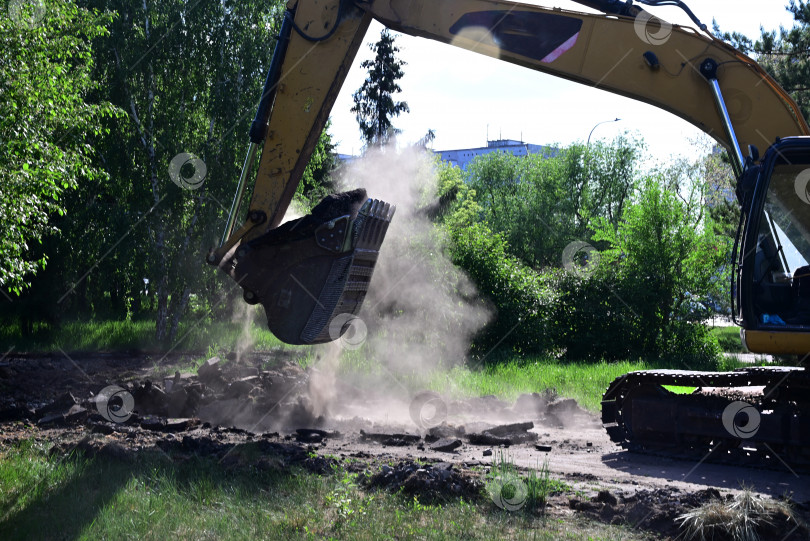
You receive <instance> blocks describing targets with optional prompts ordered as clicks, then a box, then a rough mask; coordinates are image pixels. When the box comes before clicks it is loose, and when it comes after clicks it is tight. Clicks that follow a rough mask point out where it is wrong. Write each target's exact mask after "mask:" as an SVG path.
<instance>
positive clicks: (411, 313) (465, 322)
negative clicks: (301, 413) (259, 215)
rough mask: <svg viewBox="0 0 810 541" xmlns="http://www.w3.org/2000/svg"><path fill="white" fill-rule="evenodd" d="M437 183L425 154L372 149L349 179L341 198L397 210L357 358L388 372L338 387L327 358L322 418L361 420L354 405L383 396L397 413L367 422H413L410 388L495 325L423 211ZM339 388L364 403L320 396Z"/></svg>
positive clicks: (379, 410)
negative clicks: (347, 195)
mask: <svg viewBox="0 0 810 541" xmlns="http://www.w3.org/2000/svg"><path fill="white" fill-rule="evenodd" d="M436 182H437V175H436V171H435V167H434V162H433V159H432V156H430V155H429V154H427V153H426V152H425V151H424V150H422V149H418V148H407V149H403V150H399V151H395V150H394V149H392V148H386V149H381V150H380V149H372V150H369V151H368V152H367V153H366V155H365V156H364V157H363V158H361V159H359V160H357V161H356V162H354V163H352V164H351V165H350V166H349V167H348V168H347V170H345V172H344V173H343V175H342V178H341V187H340V190H341V191H343V190H350V189H354V188H359V187H362V188H365V189H366V191H367V192H368V196H369V197H371V198H374V199H381V200H383V201H386V202H388V203H391V204H392V205H395V206H396V214H395V215H394V219H393V221H392V222H391V225H390V227H389V229H388V233H387V234H386V238H385V242H384V243H383V245H382V248H381V250H380V258H379V260H378V261H377V265H376V267H375V270H374V275H373V276H372V279H371V287H370V289H369V292H368V295H367V297H366V299H365V302H364V305H363V309H362V311H361V313H360V318H361V320H362V323H363V324H365V327H366V328H367V330H368V334H367V338H366V344H365V345H364V347H363V348H362V349H361V350H359V351H358V352H357V354H355V353H354V352H351V353H350V355H360V356H362V357H365V358H366V359H367V362H368V363H369V364H370V365H371V366H370V371H372V372H373V371H374V368H375V367H374V366H373V365H381V367H382V369H381V370H378V371H377V372H378V376H377V377H376V378H364V379H363V381H362V382H361V381H353V382H347V381H345V376H342V378H341V381H340V382H339V383H336V384H335V385H330V378H332V381H333V378H334V375H335V374H336V369H337V364H338V363H337V358H334V359H332V357H331V356H330V355H328V354H326V355H324V356H323V357H322V358H323V360H322V361H321V362H320V363H319V364H318V369H319V370H321V373H319V375H318V384H317V385H315V386H310V400H311V401H312V403H313V406H314V405H315V404H319V407H320V408H322V409H320V410H319V413H325V412H327V411H329V410H330V409H331V410H332V412H333V413H336V411H335V409H334V408H337V407H338V406H339V407H340V409H342V410H343V411H344V413H347V412H348V411H352V412H354V413H360V412H359V411H358V409H357V407H356V406H357V404H353V402H358V403H359V402H362V401H363V400H364V399H369V398H370V397H371V396H373V395H376V396H377V397H380V396H388V397H390V400H388V403H389V404H390V406H391V407H385V406H381V403H380V402H379V401H377V400H374V407H373V408H369V407H368V404H367V405H366V410H367V411H365V412H364V413H363V414H362V416H363V417H365V418H370V416H373V417H380V418H382V417H384V418H385V419H387V420H393V419H394V418H396V419H403V420H404V419H406V418H407V405H408V402H409V401H410V397H409V394H410V391H409V389H408V388H407V386H406V385H405V382H406V381H408V382H411V383H412V382H414V381H420V380H425V379H426V377H427V374H429V373H430V372H433V371H435V370H437V369H446V368H449V367H451V366H453V365H456V364H459V363H461V362H463V361H464V359H465V356H466V353H467V351H468V348H469V345H470V341H471V339H472V337H473V336H474V335H475V333H476V332H477V331H479V330H480V329H481V328H482V327H484V325H486V324H487V323H488V322H489V320H490V318H491V315H492V314H491V311H490V310H489V309H488V308H486V306H485V305H484V304H483V303H482V301H481V299H480V298H479V297H478V293H477V290H476V288H475V286H474V285H473V284H472V282H471V281H470V279H469V278H468V277H467V276H466V275H465V274H464V273H463V272H462V271H461V270H460V269H458V268H457V267H456V266H455V265H453V264H452V262H451V261H450V259H449V255H448V254H447V250H446V243H447V240H446V238H445V237H444V235H443V234H442V232H441V231H440V229H439V228H437V227H436V226H435V224H434V223H433V222H431V220H430V219H429V218H428V216H427V215H426V214H425V213H424V212H422V211H421V209H423V208H424V207H425V206H427V205H428V204H429V203H432V202H434V200H435V193H436ZM348 332H352V331H351V329H350V330H349V331H348ZM330 359H332V360H330ZM336 385H337V386H339V387H341V388H345V387H346V386H347V385H348V386H349V387H350V388H351V389H359V390H360V392H361V393H362V394H363V397H361V396H355V397H352V396H349V395H350V394H352V392H349V393H346V392H343V391H340V392H339V393H338V396H337V402H339V403H340V404H339V405H338V404H337V403H336V400H335V398H336V397H335V396H334V394H332V395H331V396H328V395H326V394H320V395H319V394H318V393H327V392H332V393H334V391H328V389H330V388H331V389H332V390H334V388H335V386H336ZM355 398H356V400H355ZM383 402H385V400H383ZM330 404H331V405H332V406H334V408H330ZM403 406H404V408H405V411H404V412H403V411H402V410H403Z"/></svg>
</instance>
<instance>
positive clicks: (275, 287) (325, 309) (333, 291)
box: [228, 189, 395, 344]
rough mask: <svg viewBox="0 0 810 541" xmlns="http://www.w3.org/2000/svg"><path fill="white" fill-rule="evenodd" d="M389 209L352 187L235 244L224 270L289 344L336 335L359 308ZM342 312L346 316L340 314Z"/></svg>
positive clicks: (391, 209)
mask: <svg viewBox="0 0 810 541" xmlns="http://www.w3.org/2000/svg"><path fill="white" fill-rule="evenodd" d="M394 210H395V207H393V206H391V205H389V204H388V203H385V202H383V201H378V200H376V199H368V198H367V196H366V191H365V190H363V189H357V190H353V191H350V192H345V193H341V194H335V195H330V196H327V197H326V198H324V200H323V201H321V202H320V203H319V204H318V205H317V206H316V207H315V208H314V209H313V210H312V214H309V215H307V216H304V217H303V218H299V219H297V220H292V221H289V222H286V223H284V224H282V225H281V226H279V227H277V228H276V229H273V230H271V231H269V232H268V233H266V234H264V235H263V236H261V237H257V238H256V239H253V240H251V241H250V242H248V243H246V244H242V245H240V246H239V248H238V249H237V250H236V253H235V256H234V258H233V259H232V260H231V262H230V265H231V266H230V270H228V274H230V275H231V277H233V279H234V280H236V281H237V283H238V284H239V285H240V286H241V287H242V288H243V290H244V299H245V301H246V302H248V303H250V304H256V303H261V304H262V305H263V306H264V310H265V313H266V314H267V325H268V327H269V328H270V331H272V333H273V334H274V335H276V337H278V338H279V339H280V340H282V341H284V342H286V343H288V344H321V343H324V342H331V341H333V340H337V339H338V338H340V337H341V336H342V335H343V333H345V332H346V331H347V330H348V328H349V326H350V324H351V320H352V319H353V317H352V316H355V315H357V314H358V312H360V308H361V307H362V305H363V300H364V299H365V296H366V292H367V291H368V287H369V283H370V282H371V275H372V273H373V272H374V266H375V264H376V262H377V256H378V255H379V250H380V246H381V245H382V242H383V239H384V238H385V233H386V231H387V230H388V225H389V224H390V223H391V218H392V217H393V215H394ZM342 314H346V315H342Z"/></svg>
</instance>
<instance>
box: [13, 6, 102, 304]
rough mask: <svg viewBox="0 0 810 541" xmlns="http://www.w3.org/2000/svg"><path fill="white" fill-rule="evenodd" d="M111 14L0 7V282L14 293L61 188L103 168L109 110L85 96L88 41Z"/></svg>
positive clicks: (38, 262) (35, 255)
mask: <svg viewBox="0 0 810 541" xmlns="http://www.w3.org/2000/svg"><path fill="white" fill-rule="evenodd" d="M109 21H110V17H109V15H105V14H98V13H94V12H89V11H87V10H84V9H80V8H78V7H77V6H76V5H75V4H74V3H73V2H70V1H67V0H52V1H49V2H47V5H46V6H45V5H41V4H38V3H36V2H18V3H13V5H12V6H11V7H9V9H8V10H6V9H3V10H0V149H2V150H0V223H2V224H3V227H2V228H0V289H7V290H11V291H14V292H15V293H17V294H18V295H19V294H20V293H21V292H22V290H23V288H25V287H26V285H27V284H28V281H29V280H30V278H31V276H32V275H33V274H34V273H36V272H37V271H38V270H40V269H42V268H43V267H44V266H45V264H46V262H47V260H48V256H47V254H45V253H42V251H41V250H37V249H36V245H38V244H39V243H41V242H42V239H43V238H44V237H46V236H47V235H48V234H50V233H54V232H55V231H56V229H55V228H54V226H53V224H52V223H51V222H50V219H51V217H53V216H55V215H63V214H64V213H65V212H66V209H65V205H64V197H65V194H66V192H67V191H69V190H72V189H74V188H76V186H77V185H78V183H79V182H80V181H93V180H97V179H99V178H101V177H103V176H104V173H103V171H102V170H101V169H100V168H99V166H98V164H97V163H96V162H94V160H93V157H94V150H93V148H92V144H93V141H94V140H96V139H97V138H98V137H99V136H101V135H102V133H101V128H100V127H99V125H100V123H101V120H102V118H103V117H104V116H111V115H114V114H115V109H114V108H113V107H112V106H111V105H109V104H108V103H105V102H101V103H93V101H92V100H91V99H90V98H89V96H90V95H91V93H92V92H93V91H94V89H96V88H97V87H98V85H97V84H96V83H95V82H94V81H93V79H92V77H91V75H92V70H93V58H92V48H91V41H92V40H93V39H94V38H97V37H99V36H102V35H105V34H106V33H107V30H106V29H105V25H106V24H108V23H109Z"/></svg>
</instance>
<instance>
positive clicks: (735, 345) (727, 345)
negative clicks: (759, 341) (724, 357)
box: [710, 325, 748, 353]
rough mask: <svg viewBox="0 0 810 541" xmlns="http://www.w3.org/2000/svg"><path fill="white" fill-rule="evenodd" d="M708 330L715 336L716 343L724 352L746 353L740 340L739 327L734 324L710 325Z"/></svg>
mask: <svg viewBox="0 0 810 541" xmlns="http://www.w3.org/2000/svg"><path fill="white" fill-rule="evenodd" d="M710 332H711V333H712V334H713V335H714V336H715V337H716V338H717V343H718V344H720V348H721V349H722V350H723V351H725V352H726V353H746V352H747V351H748V350H746V349H745V348H744V347H743V345H742V342H741V341H740V328H739V327H737V326H736V325H731V326H729V327H712V328H711V331H710Z"/></svg>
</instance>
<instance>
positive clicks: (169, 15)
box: [0, 0, 284, 342]
mask: <svg viewBox="0 0 810 541" xmlns="http://www.w3.org/2000/svg"><path fill="white" fill-rule="evenodd" d="M80 3H81V4H89V6H88V7H89V8H90V9H91V10H97V11H98V12H102V13H104V12H111V13H115V18H114V19H113V20H112V22H111V23H110V24H109V25H108V28H109V34H106V35H99V36H97V37H95V41H94V43H93V52H94V64H93V66H94V71H93V73H92V79H93V80H95V81H98V83H99V84H98V87H97V88H96V89H95V90H94V93H93V95H92V96H91V97H93V98H95V99H96V100H98V101H104V100H106V101H110V102H111V103H113V104H115V105H117V106H119V107H120V108H121V109H123V110H124V111H125V112H126V115H125V116H124V115H122V116H120V117H116V118H105V119H103V121H102V122H99V123H97V124H96V126H97V127H98V129H99V130H100V132H101V133H100V134H99V135H98V136H97V137H95V138H94V140H93V141H92V143H93V149H94V151H95V152H96V153H97V155H98V156H99V158H98V163H99V164H100V165H101V166H103V170H104V172H105V173H106V176H105V177H104V178H97V179H96V181H95V182H80V183H79V185H78V187H77V188H76V189H75V190H71V191H70V193H67V194H66V196H65V197H64V199H63V201H64V208H65V216H55V217H52V219H51V225H52V226H55V227H58V228H59V229H60V231H61V234H60V235H59V236H58V237H57V236H50V237H48V238H46V239H45V241H44V244H43V246H42V249H41V252H42V253H44V254H47V256H48V258H49V259H51V260H52V261H53V262H54V263H53V264H49V265H48V269H47V271H48V272H43V273H42V276H41V277H37V278H35V285H34V286H32V287H31V288H30V290H31V292H32V295H31V299H29V300H32V301H36V300H37V299H36V298H34V297H35V296H34V295H33V293H34V292H36V296H38V297H39V299H41V300H45V301H47V302H48V306H57V307H58V311H59V314H60V315H63V316H67V317H71V316H80V317H85V318H86V317H94V316H95V317H115V318H124V317H130V316H131V317H135V318H138V317H141V318H143V317H151V318H154V321H155V333H156V336H157V337H158V338H159V339H167V340H169V341H170V342H174V340H175V337H176V336H177V335H178V327H179V324H180V322H181V320H182V319H183V318H184V317H188V316H189V315H190V311H191V310H192V309H194V310H196V311H197V312H196V313H194V314H193V316H194V320H195V321H197V320H200V319H201V318H202V317H203V316H205V315H206V314H208V313H212V314H213V315H214V316H223V315H230V313H231V307H230V302H228V301H230V300H234V301H236V300H237V299H239V297H240V296H239V295H238V293H237V292H238V287H237V286H235V285H234V284H233V282H232V281H231V280H230V278H228V277H226V276H225V275H224V274H223V273H221V272H218V271H217V270H216V269H214V268H212V267H210V266H209V265H207V264H206V263H205V255H206V253H207V251H208V249H209V248H210V247H212V246H214V245H216V244H217V243H218V242H219V238H220V236H221V234H222V227H223V224H224V222H225V216H226V215H227V212H228V207H229V205H230V201H231V198H232V197H233V191H234V187H235V185H236V179H237V178H238V176H239V170H240V167H241V164H242V160H243V159H244V150H245V147H246V144H247V131H248V127H249V124H250V121H251V118H252V111H254V110H255V107H256V99H257V98H258V96H259V95H260V93H261V89H262V83H263V81H264V79H265V75H266V69H267V64H268V52H269V51H272V50H273V46H274V43H275V37H274V36H275V35H276V34H277V33H278V28H279V25H280V21H281V17H282V15H283V9H284V5H283V3H282V2H280V1H279V0H274V1H273V2H271V3H268V2H259V1H258V0H243V1H239V2H237V1H234V0H201V1H200V2H184V1H174V0H169V1H160V2H156V1H153V0H146V1H144V2H135V3H133V2H127V1H123V0H84V1H82V2H80ZM67 35H74V36H75V35H76V33H75V32H74V33H73V34H70V33H68V34H67ZM3 53H5V50H4V51H3V52H1V53H0V54H3ZM0 69H2V68H0ZM14 77H17V75H15V76H14ZM14 77H11V76H9V77H4V79H3V81H13V80H14ZM0 85H2V83H0ZM11 103H13V101H12V102H11ZM2 106H3V105H0V107H2ZM0 122H2V120H1V119H0ZM107 132H109V133H107ZM183 153H192V154H194V155H196V156H197V157H199V159H201V160H202V161H203V162H204V164H205V167H206V169H207V175H206V177H205V179H204V182H202V183H201V185H200V186H199V187H198V189H196V190H187V189H183V188H181V187H180V186H178V185H175V183H174V182H172V180H171V178H170V170H169V164H170V163H171V162H172V160H173V159H174V158H175V157H176V156H178V155H182V154H183ZM0 154H2V153H0ZM0 159H2V158H0ZM186 173H187V172H183V170H181V174H184V175H186ZM22 305H23V302H21V301H15V302H14V303H12V305H11V306H12V308H15V307H17V306H20V310H22ZM40 306H42V304H41V302H40ZM15 309H16V308H15Z"/></svg>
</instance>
